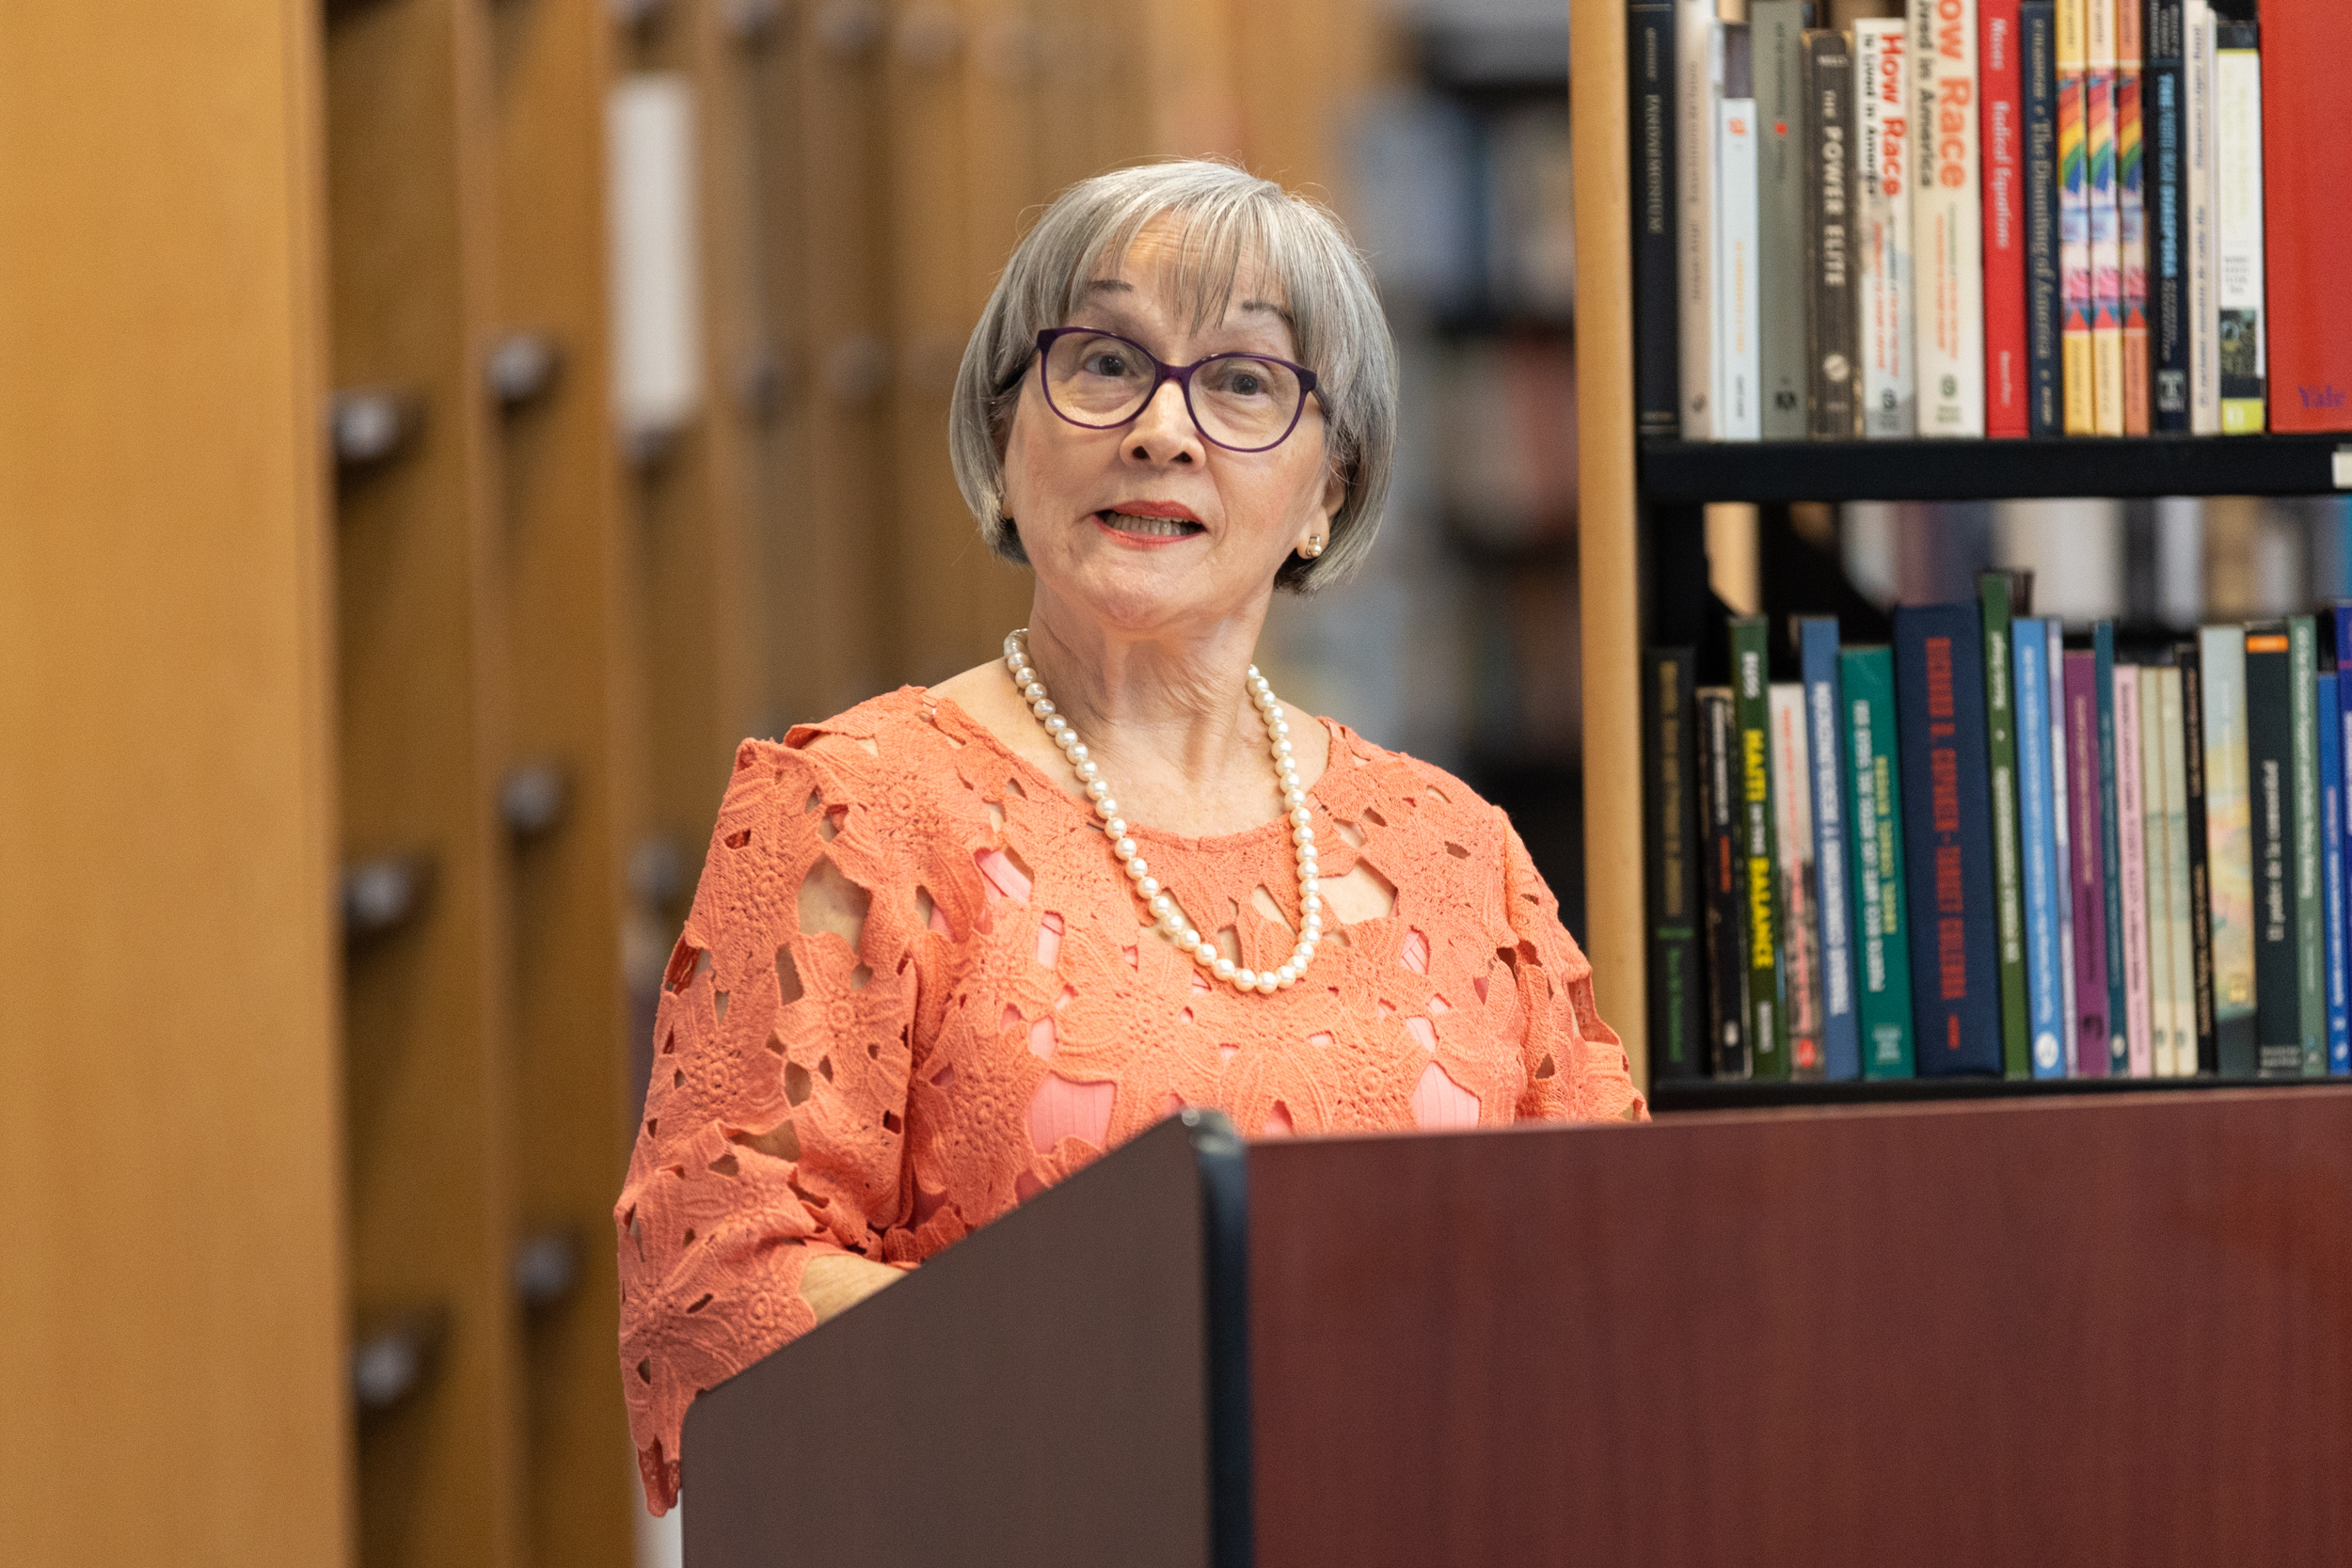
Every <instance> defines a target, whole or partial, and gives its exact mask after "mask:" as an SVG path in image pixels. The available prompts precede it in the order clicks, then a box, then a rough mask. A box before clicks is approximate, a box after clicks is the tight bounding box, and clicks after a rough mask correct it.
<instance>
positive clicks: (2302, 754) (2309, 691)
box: [2287, 615, 2328, 1078]
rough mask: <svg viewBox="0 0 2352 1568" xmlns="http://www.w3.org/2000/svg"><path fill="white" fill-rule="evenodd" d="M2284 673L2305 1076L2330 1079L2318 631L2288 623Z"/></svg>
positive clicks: (2303, 619)
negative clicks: (2291, 748) (2291, 743)
mask: <svg viewBox="0 0 2352 1568" xmlns="http://www.w3.org/2000/svg"><path fill="white" fill-rule="evenodd" d="M2287 673H2288V677H2289V678H2290V679H2291V680H2292V681H2293V682H2294V685H2293V687H2292V688H2291V689H2290V691H2289V701H2290V703H2291V704H2292V707H2291V709H2290V711H2291V712H2292V714H2293V715H2294V720H2295V978H2296V989H2297V990H2298V991H2299V992H2300V996H2301V1002H2302V1006H2301V1008H2300V1009H2299V1010H2300V1012H2301V1014H2302V1020H2303V1027H2302V1037H2303V1076H2304V1077H2306V1078H2325V1077H2327V1076H2328V956H2327V953H2326V951H2325V947H2326V943H2327V923H2328V911H2327V905H2326V903H2325V902H2324V901H2323V897H2322V895H2321V892H2320V886H2319V878H2320V854H2319V812H2320V798H2319V629H2318V626H2317V625H2316V624H2315V623H2314V622H2313V621H2312V617H2310V616H2308V615H2297V616H2296V617H2295V618H2294V619H2293V620H2291V621H2289V622H2288V623H2287Z"/></svg>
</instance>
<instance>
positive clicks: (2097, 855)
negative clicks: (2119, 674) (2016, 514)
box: [2066, 652, 2108, 1078]
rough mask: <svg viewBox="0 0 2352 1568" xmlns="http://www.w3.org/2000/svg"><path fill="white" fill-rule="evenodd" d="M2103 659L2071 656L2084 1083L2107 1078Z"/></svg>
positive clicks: (2077, 1008)
mask: <svg viewBox="0 0 2352 1568" xmlns="http://www.w3.org/2000/svg"><path fill="white" fill-rule="evenodd" d="M2100 752H2101V749H2100V745H2099V656H2098V655H2097V654H2096V653H2095V652H2093V653H2070V654H2068V655H2067V656H2066V767H2067V775H2068V777H2067V783H2068V796H2067V810H2068V812H2069V814H2070V815H2071V817H2072V821H2073V825H2074V863H2073V866H2072V868H2071V869H2072V871H2073V876H2072V878H2071V881H2072V882H2073V884H2074V1018H2075V1031H2074V1066H2073V1069H2072V1070H2073V1072H2074V1076H2076V1077H2078V1078H2105V1077H2106V1075H2107V1038H2108V1036H2107V1019H2108V1013H2107V921H2106V880H2107V879H2106V834H2105V832H2104V830H2103V825H2102V818H2103V817H2104V816H2105V813H2104V812H2102V811H2101V809H2100V804H2099V802H2100V800H2101V791H2100V785H2099V780H2100V772H2101V768H2100V761H2099V759H2100Z"/></svg>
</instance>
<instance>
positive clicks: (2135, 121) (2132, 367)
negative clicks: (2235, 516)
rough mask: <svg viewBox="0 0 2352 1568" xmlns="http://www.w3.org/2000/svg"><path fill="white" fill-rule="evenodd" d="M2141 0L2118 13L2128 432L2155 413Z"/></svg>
mask: <svg viewBox="0 0 2352 1568" xmlns="http://www.w3.org/2000/svg"><path fill="white" fill-rule="evenodd" d="M2139 3H2140V0H2122V3H2121V4H2120V5H2118V7H2117V8H2116V18H2115V209H2116V230H2117V233H2118V235H2119V236H2120V238H2121V241H2122V252H2123V254H2122V267H2123V271H2122V293H2123V302H2122V316H2123V434H2124V435H2126V436H2145V435H2147V434H2148V426H2149V420H2150V419H2151V417H2152V409H2151V407H2150V397H2149V375H2150V372H2151V370H2152V369H2153V367H2152V365H2151V364H2150V361H2149V357H2148V190H2147V165H2146V160H2145V158H2144V157H2143V155H2142V149H2143V148H2144V146H2145V144H2146V137H2145V127H2144V121H2145V119H2146V116H2145V114H2144V113H2143V111H2142V108H2141V104H2142V103H2143V92H2142V87H2141V83H2142V82H2143V80H2144V79H2145V72H2144V71H2143V62H2142V60H2141V55H2142V54H2143V52H2144V51H2143V49H2142V45H2141V39H2140V20H2141V19H2140V8H2139Z"/></svg>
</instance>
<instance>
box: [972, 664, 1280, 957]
mask: <svg viewBox="0 0 2352 1568" xmlns="http://www.w3.org/2000/svg"><path fill="white" fill-rule="evenodd" d="M1005 668H1006V669H1007V670H1008V671H1009V672H1010V673H1011V674H1012V684H1013V686H1014V687H1015V688H1016V689H1018V690H1019V691H1020V693H1021V696H1022V699H1023V700H1024V701H1025V702H1026V703H1027V704H1028V705H1029V711H1030V712H1031V713H1033V714H1035V715H1037V721H1038V722H1039V723H1041V724H1042V725H1044V726H1045V733H1046V735H1047V736H1049V737H1050V738H1051V739H1052V740H1053V742H1054V744H1055V745H1057V746H1058V747H1060V748H1061V751H1062V755H1064V756H1065V757H1068V758H1069V759H1070V766H1071V768H1073V770H1074V771H1075V772H1076V773H1077V775H1078V782H1079V783H1080V784H1084V785H1085V786H1086V795H1087V799H1088V800H1091V801H1093V802H1094V815H1095V816H1098V817H1100V818H1101V819H1102V822H1103V832H1104V836H1105V837H1106V838H1108V839H1109V840H1110V841H1111V852H1112V853H1113V854H1115V855H1117V856H1118V857H1119V861H1120V864H1121V865H1122V866H1124V867H1125V868H1126V872H1127V879H1128V880H1129V881H1130V882H1133V883H1134V884H1135V890H1136V897H1138V898H1140V899H1142V900H1143V904H1144V907H1145V908H1146V909H1148V910H1150V911H1152V916H1153V917H1154V918H1155V919H1156V920H1157V921H1158V922H1159V929H1160V934H1161V935H1162V936H1164V937H1166V938H1168V940H1169V941H1170V942H1174V943H1175V944H1176V948H1177V951H1179V952H1181V953H1188V954H1190V955H1191V956H1192V959H1193V961H1194V962H1195V963H1198V964H1199V965H1200V967H1201V968H1202V969H1205V970H1207V971H1208V972H1209V973H1210V974H1214V975H1216V977H1217V978H1218V979H1220V980H1223V981H1225V982H1226V983H1227V984H1229V985H1231V986H1232V988H1233V989H1234V990H1243V991H1249V990H1254V991H1256V992H1257V993H1258V994H1259V995H1261V996H1271V995H1273V994H1274V993H1275V992H1276V991H1278V990H1289V989H1290V988H1291V987H1293V986H1295V985H1296V984H1298V978H1299V976H1300V975H1302V974H1306V973H1307V966H1308V965H1309V964H1311V963H1312V962H1313V961H1314V957H1315V948H1316V946H1317V945H1318V944H1319V943H1320V942H1322V941H1323V895H1322V894H1321V893H1320V892H1319V891H1317V889H1318V885H1319V884H1318V882H1317V879H1316V878H1317V873H1316V870H1315V831H1314V828H1313V827H1312V826H1311V824H1312V823H1313V820H1314V817H1313V814H1312V813H1311V812H1310V811H1309V810H1308V809H1307V792H1306V791H1305V790H1303V789H1301V788H1299V786H1298V768H1297V767H1296V765H1295V763H1294V762H1293V761H1292V759H1291V741H1290V735H1291V727H1290V724H1289V723H1288V721H1285V720H1284V719H1283V717H1282V705H1281V704H1280V703H1279V702H1277V701H1275V699H1274V689H1273V688H1272V687H1270V686H1268V685H1267V684H1266V679H1265V677H1264V676H1263V675H1261V674H1260V673H1258V667H1257V666H1256V665H1254V664H1253V665H1251V666H1250V667H1249V700H1250V701H1251V702H1253V703H1255V704H1256V705H1257V707H1258V717H1259V718H1261V719H1263V721H1265V729H1266V739H1267V741H1268V748H1267V749H1268V752H1270V754H1271V755H1272V756H1273V758H1274V775H1275V778H1276V780H1277V782H1279V784H1280V785H1281V788H1282V810H1283V812H1284V814H1285V815H1286V816H1287V817H1288V819H1289V822H1290V830H1291V843H1292V844H1293V845H1294V846H1295V848H1296V854H1297V860H1298V909H1299V931H1298V945H1297V946H1296V947H1295V948H1293V949H1292V950H1291V956H1290V959H1289V961H1288V962H1286V963H1284V964H1283V965H1282V966H1281V967H1280V968H1279V969H1271V970H1268V971H1266V972H1265V973H1264V974H1259V973H1257V972H1256V971H1254V970H1248V969H1243V968H1240V967H1238V966H1236V965H1235V964H1234V962H1233V960H1232V959H1231V958H1227V957H1225V955H1223V954H1222V953H1219V952H1218V951H1217V950H1216V942H1213V941H1210V940H1208V939H1206V938H1204V937H1202V936H1201V934H1200V932H1199V931H1198V930H1195V929H1194V928H1193V925H1192V923H1191V922H1190V921H1188V920H1186V919H1185V918H1184V911H1182V910H1180V909H1178V908H1177V907H1176V900H1175V899H1173V898H1171V897H1169V896H1168V894H1167V893H1165V892H1163V891H1162V890H1161V888H1160V883H1159V879H1157V878H1155V877H1153V876H1152V868H1151V866H1150V865H1149V864H1148V863H1146V862H1145V861H1144V859H1143V857H1142V856H1141V855H1140V854H1138V853H1136V841H1135V840H1134V839H1132V838H1129V837H1128V836H1127V824H1126V823H1125V822H1124V821H1123V820H1121V819H1120V815H1119V800H1118V799H1117V798H1116V797H1115V796H1113V795H1112V794H1111V786H1110V784H1109V782H1108V781H1107V780H1105V779H1104V777H1103V769H1102V767H1101V765H1100V764H1098V763H1096V762H1095V761H1094V759H1093V758H1092V757H1091V756H1089V754H1088V753H1087V749H1086V744H1085V742H1083V741H1081V740H1080V739H1079V738H1078V732H1077V731H1075V730H1073V729H1072V728H1071V727H1070V721H1069V720H1067V719H1064V718H1063V717H1062V716H1061V715H1060V714H1058V713H1057V712H1055V711H1054V705H1053V702H1052V700H1051V699H1049V698H1048V697H1047V696H1046V694H1045V683H1044V682H1042V681H1041V680H1039V679H1038V678H1037V671H1036V670H1035V669H1033V668H1032V667H1031V666H1030V664H1029V634H1028V630H1027V628H1026V627H1024V628H1023V629H1022V630H1020V631H1016V632H1014V633H1012V634H1011V635H1010V636H1009V637H1007V638H1006V639H1005Z"/></svg>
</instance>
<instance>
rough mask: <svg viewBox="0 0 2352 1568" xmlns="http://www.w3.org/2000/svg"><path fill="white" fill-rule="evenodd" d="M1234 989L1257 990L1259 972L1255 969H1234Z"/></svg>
mask: <svg viewBox="0 0 2352 1568" xmlns="http://www.w3.org/2000/svg"><path fill="white" fill-rule="evenodd" d="M1233 989H1234V990H1257V989H1258V972H1257V971H1256V970H1254V969H1236V970H1235V971H1233Z"/></svg>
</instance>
